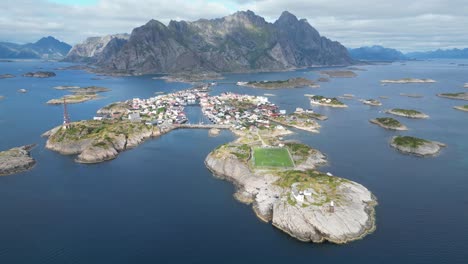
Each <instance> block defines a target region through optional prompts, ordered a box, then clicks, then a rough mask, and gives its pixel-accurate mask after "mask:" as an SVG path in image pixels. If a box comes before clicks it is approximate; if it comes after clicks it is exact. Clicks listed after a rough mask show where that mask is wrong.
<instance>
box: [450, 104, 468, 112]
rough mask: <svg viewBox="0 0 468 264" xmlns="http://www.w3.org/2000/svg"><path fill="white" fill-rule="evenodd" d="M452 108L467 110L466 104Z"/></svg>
mask: <svg viewBox="0 0 468 264" xmlns="http://www.w3.org/2000/svg"><path fill="white" fill-rule="evenodd" d="M453 108H455V109H457V110H460V111H464V112H468V105H463V106H454V107H453Z"/></svg>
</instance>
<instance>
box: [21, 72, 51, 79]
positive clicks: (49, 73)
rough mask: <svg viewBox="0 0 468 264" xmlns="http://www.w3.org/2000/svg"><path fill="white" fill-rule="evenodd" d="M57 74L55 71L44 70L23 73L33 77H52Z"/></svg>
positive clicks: (25, 75)
mask: <svg viewBox="0 0 468 264" xmlns="http://www.w3.org/2000/svg"><path fill="white" fill-rule="evenodd" d="M55 76H56V74H55V73H54V72H44V71H38V72H27V73H25V74H23V77H32V78H50V77H55Z"/></svg>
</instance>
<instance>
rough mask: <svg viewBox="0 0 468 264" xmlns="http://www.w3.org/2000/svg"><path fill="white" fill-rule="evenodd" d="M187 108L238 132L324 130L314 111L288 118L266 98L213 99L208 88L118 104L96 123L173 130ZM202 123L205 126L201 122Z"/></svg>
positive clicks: (234, 96)
mask: <svg viewBox="0 0 468 264" xmlns="http://www.w3.org/2000/svg"><path fill="white" fill-rule="evenodd" d="M187 106H200V107H201V112H202V113H203V115H204V116H205V117H206V118H207V119H208V120H209V122H211V123H212V124H216V125H221V126H225V127H230V128H232V129H236V130H245V129H250V128H259V129H273V128H275V127H276V128H280V129H281V128H282V126H281V125H285V126H293V127H296V128H299V129H304V130H309V131H316V129H317V128H318V127H320V126H319V125H318V124H317V123H316V122H315V121H313V120H311V119H312V118H314V116H313V115H311V114H313V113H314V112H313V110H311V109H307V110H304V109H302V108H297V109H296V111H295V112H293V113H291V114H286V110H280V109H279V107H278V106H277V105H275V104H273V103H271V102H269V100H268V98H267V97H265V96H254V95H245V94H237V93H232V92H227V93H222V94H220V95H216V96H210V95H209V94H208V90H207V87H201V88H193V89H188V90H182V91H178V92H174V93H169V94H161V95H157V96H154V97H151V98H148V99H140V98H133V99H131V100H128V101H126V102H124V103H114V104H111V105H108V106H106V107H104V108H102V109H101V110H99V111H98V115H97V116H95V117H94V119H95V120H103V119H120V120H125V119H126V120H130V121H132V122H144V123H145V124H147V125H154V126H159V127H169V126H173V125H181V124H185V123H188V122H189V120H188V118H187V115H186V113H185V108H186V107H187ZM192 122H193V121H192ZM198 122H199V124H203V122H201V120H199V121H198Z"/></svg>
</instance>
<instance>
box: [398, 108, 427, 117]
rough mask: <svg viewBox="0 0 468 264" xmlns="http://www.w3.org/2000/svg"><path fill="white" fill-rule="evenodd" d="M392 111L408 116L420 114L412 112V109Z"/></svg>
mask: <svg viewBox="0 0 468 264" xmlns="http://www.w3.org/2000/svg"><path fill="white" fill-rule="evenodd" d="M392 111H393V112H395V113H401V114H405V115H409V116H414V115H420V114H422V113H421V112H419V111H416V110H412V109H401V108H395V109H392Z"/></svg>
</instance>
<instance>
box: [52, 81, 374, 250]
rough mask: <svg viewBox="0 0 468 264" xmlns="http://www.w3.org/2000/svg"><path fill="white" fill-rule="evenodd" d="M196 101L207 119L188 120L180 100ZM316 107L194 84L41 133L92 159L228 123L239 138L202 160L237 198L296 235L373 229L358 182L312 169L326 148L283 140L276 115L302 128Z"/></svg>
mask: <svg viewBox="0 0 468 264" xmlns="http://www.w3.org/2000/svg"><path fill="white" fill-rule="evenodd" d="M196 102H198V103H199V104H200V106H201V109H202V112H203V114H204V115H205V116H206V117H208V118H209V119H210V120H211V121H212V124H185V122H186V121H187V120H186V118H185V114H184V105H186V104H194V103H196ZM314 114H315V113H314V112H311V111H310V110H306V111H301V109H300V108H298V109H296V112H295V113H294V114H290V115H285V114H284V113H282V111H280V110H279V109H278V107H277V106H276V105H274V104H271V103H269V102H268V98H266V97H261V96H251V95H239V94H234V93H222V94H220V95H217V96H209V95H208V93H206V92H201V91H200V90H197V89H191V90H185V91H178V92H175V93H171V94H165V95H158V96H155V97H151V98H149V99H139V98H134V99H132V100H128V101H125V102H116V103H113V104H110V105H108V106H106V107H103V108H102V109H100V110H99V111H98V116H96V117H95V119H96V120H88V121H79V122H73V123H69V124H65V125H63V126H59V127H56V128H54V129H52V130H50V131H48V132H46V133H45V134H44V136H47V137H48V140H47V143H46V148H48V149H51V150H54V151H57V152H59V153H61V154H64V155H77V157H76V161H77V162H80V163H97V162H102V161H106V160H110V159H113V158H115V157H117V155H118V154H119V153H120V152H122V151H124V150H126V149H129V148H132V147H135V146H137V145H138V144H140V143H141V142H143V141H144V140H146V139H149V138H152V137H156V136H159V135H162V134H164V133H167V132H169V131H171V130H173V129H183V128H205V129H210V130H209V134H210V135H212V136H216V135H217V134H218V133H219V132H220V131H219V130H220V129H230V130H231V131H232V132H233V133H234V134H235V135H236V136H238V139H237V140H235V141H234V142H231V143H228V144H225V145H222V146H219V147H218V148H216V149H215V150H213V151H212V152H211V153H210V154H209V155H208V156H207V158H206V160H205V164H206V166H207V167H208V168H209V169H210V170H211V171H212V172H213V173H214V174H215V175H216V176H218V177H221V178H224V179H228V180H230V181H232V182H234V183H235V184H236V186H237V187H238V191H237V192H236V195H235V197H236V198H237V199H238V200H239V201H242V202H244V203H247V204H252V205H253V208H254V211H255V212H256V214H257V216H258V217H259V218H260V219H262V220H263V221H265V222H271V223H272V224H273V225H274V226H275V227H277V228H279V229H281V230H283V231H284V232H286V233H288V234H289V235H291V236H292V237H295V238H297V239H298V240H301V241H306V242H309V241H312V242H317V243H320V242H324V241H329V242H332V243H339V244H342V243H347V242H350V241H353V240H356V239H360V238H362V237H364V236H366V235H367V234H369V233H371V232H372V231H373V230H374V229H375V210H374V207H375V206H376V205H377V201H376V198H375V197H374V196H373V195H372V193H371V192H370V191H369V190H367V189H366V188H365V187H364V186H362V185H360V184H358V183H355V182H352V181H349V180H346V179H343V178H339V177H335V176H332V175H331V174H329V173H328V174H325V173H322V172H319V171H317V170H316V169H317V167H318V166H320V165H323V164H325V163H326V157H325V155H323V154H322V153H321V152H320V151H318V150H315V149H313V148H311V147H309V146H307V145H304V144H301V143H298V142H295V141H283V140H282V136H284V135H289V134H291V131H289V130H287V129H286V128H284V127H283V126H281V125H277V123H278V122H277V121H273V120H277V119H278V121H281V123H284V124H285V125H287V126H291V127H300V128H301V129H305V130H307V129H308V128H311V127H316V126H317V123H316V122H315V121H313V120H311V118H313V117H312V116H314ZM282 116H284V120H280V119H281V117H282ZM315 116H316V117H320V115H319V114H315ZM97 118H99V119H97ZM270 121H271V122H270ZM294 122H297V123H294Z"/></svg>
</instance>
